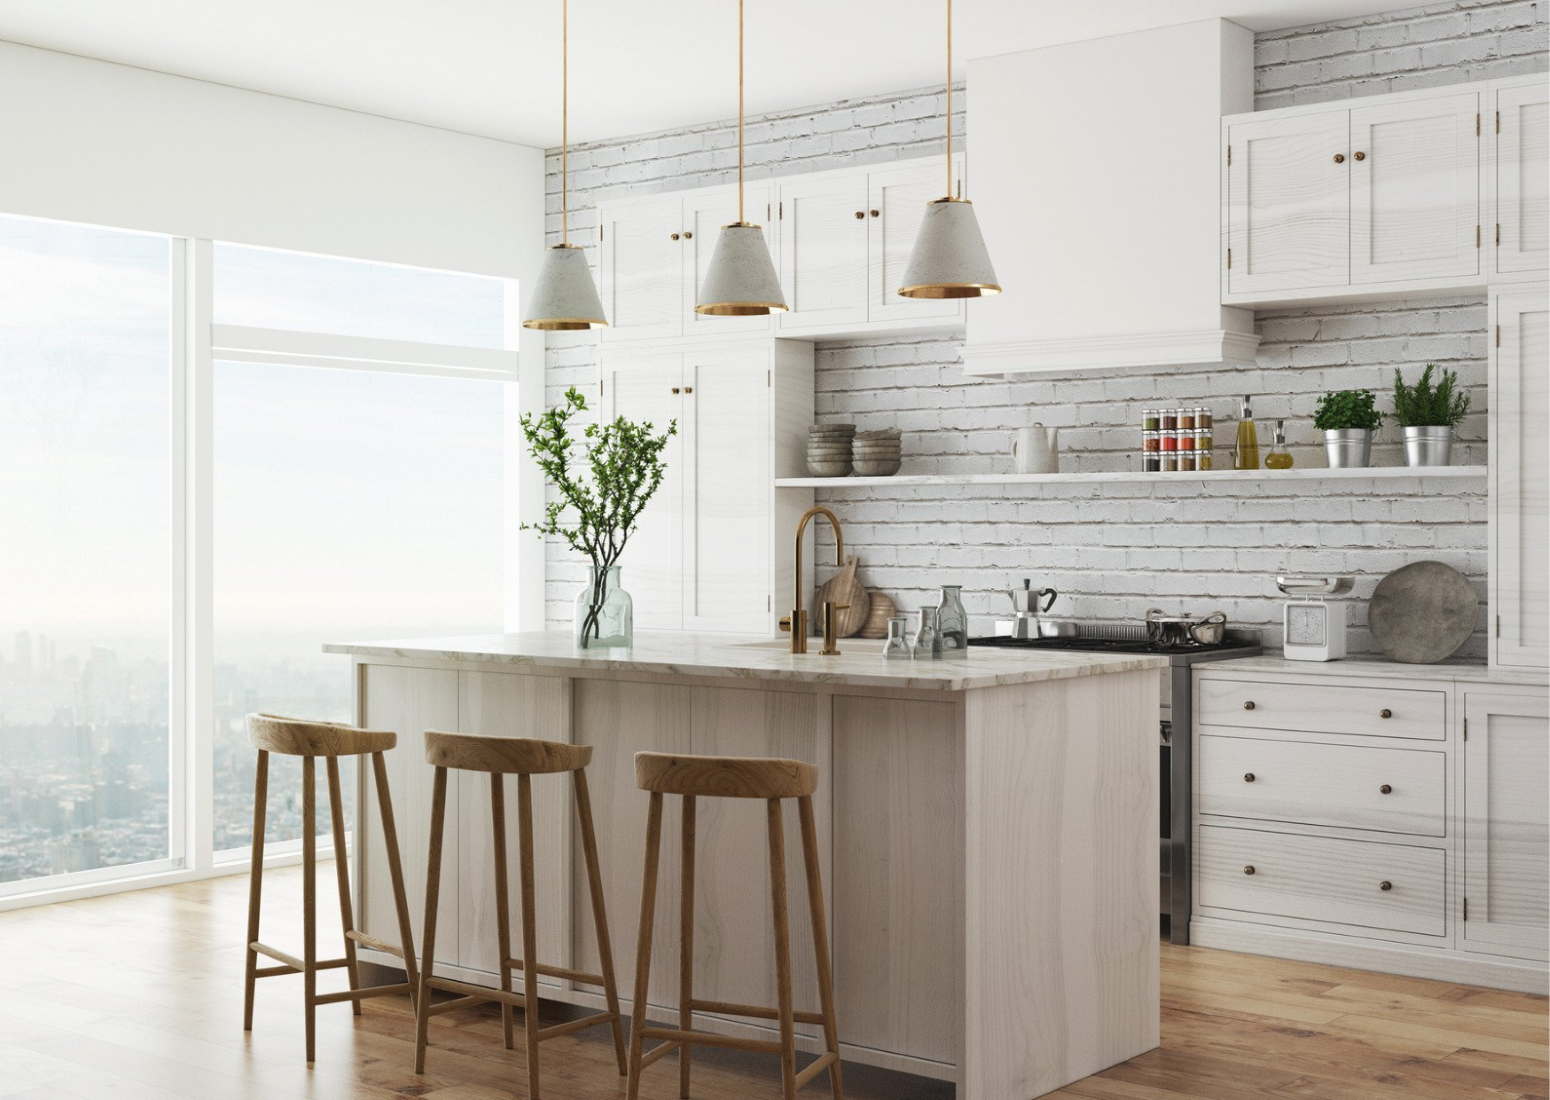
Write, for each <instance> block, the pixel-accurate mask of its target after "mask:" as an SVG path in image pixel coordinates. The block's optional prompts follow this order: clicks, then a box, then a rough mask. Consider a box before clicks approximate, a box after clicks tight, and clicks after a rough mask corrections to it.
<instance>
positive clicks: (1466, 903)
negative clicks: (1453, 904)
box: [1464, 898, 1469, 920]
mask: <svg viewBox="0 0 1550 1100" xmlns="http://www.w3.org/2000/svg"><path fill="white" fill-rule="evenodd" d="M1464 919H1465V920H1468V919H1469V899H1468V898H1465V899H1464Z"/></svg>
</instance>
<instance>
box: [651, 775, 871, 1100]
mask: <svg viewBox="0 0 1550 1100" xmlns="http://www.w3.org/2000/svg"><path fill="white" fill-rule="evenodd" d="M635 785H636V786H637V787H639V788H640V789H641V790H643V791H648V792H650V794H651V805H650V809H649V810H648V812H647V818H646V868H645V875H644V878H643V880H642V883H641V898H640V940H639V943H638V947H637V952H636V965H635V1000H634V1002H633V1004H634V1007H633V1009H632V1015H633V1018H632V1023H631V1027H630V1065H629V1082H628V1085H627V1086H626V1095H627V1097H628V1100H637V1097H638V1096H639V1095H640V1075H641V1072H642V1071H643V1070H644V1069H645V1068H646V1067H647V1066H649V1065H651V1064H652V1063H653V1062H655V1061H657V1060H658V1059H659V1058H662V1057H664V1056H665V1055H667V1054H669V1053H671V1052H673V1051H675V1050H676V1051H678V1095H679V1096H680V1097H688V1096H689V1075H690V1048H691V1047H692V1046H693V1045H694V1044H696V1043H702V1044H706V1045H710V1046H720V1047H729V1048H731V1049H733V1050H747V1051H757V1052H763V1053H768V1054H777V1055H779V1056H780V1068H781V1095H782V1096H783V1097H784V1100H794V1098H795V1096H796V1092H797V1089H799V1088H801V1087H802V1086H803V1085H805V1084H807V1083H808V1082H809V1081H811V1080H812V1079H813V1078H814V1077H817V1076H818V1075H819V1074H820V1073H822V1072H824V1071H825V1070H827V1071H828V1073H829V1087H830V1089H831V1090H832V1092H833V1094H834V1100H844V1086H843V1084H842V1082H841V1080H840V1053H839V1051H840V1044H839V1027H838V1024H837V1023H836V1021H835V1012H834V984H833V980H832V977H831V975H830V968H829V935H828V928H827V925H826V922H825V916H824V904H823V880H822V878H821V876H820V873H819V863H818V828H817V825H816V823H815V820H814V816H813V797H812V796H813V792H814V791H816V790H817V789H818V769H817V768H815V767H814V766H813V765H811V764H807V763H804V762H802V761H800V760H784V759H779V758H771V757H736V756H688V755H674V754H671V753H657V752H638V753H636V754H635ZM664 795H679V796H682V798H683V830H682V839H683V851H682V856H683V859H682V862H683V870H682V877H683V891H682V897H681V898H680V911H679V912H680V917H679V920H680V927H679V955H678V1027H677V1028H664V1027H653V1026H651V1025H649V1024H648V1023H647V1022H646V1013H645V1010H644V1006H645V1004H646V998H647V993H648V989H649V986H650V977H651V943H652V934H653V928H652V925H653V923H654V918H655V915H656V897H657V865H658V862H659V856H660V853H661V848H662V799H663V796H664ZM699 798H759V799H764V800H765V802H766V804H767V827H768V837H769V852H770V906H771V909H772V910H773V913H774V923H775V991H776V998H777V1000H778V1002H779V1003H778V1005H777V1006H776V1007H775V1008H765V1007H762V1006H759V1005H741V1004H727V1003H724V1002H719V1001H706V1000H699V999H696V998H695V996H694V976H693V970H694V878H695V870H694V830H695V817H696V806H697V803H696V800H697V799H699ZM787 798H795V799H796V800H797V811H798V815H799V819H800V822H801V826H802V857H803V864H804V866H805V869H806V872H807V900H808V910H809V917H810V919H811V920H812V925H813V953H814V955H815V962H816V965H817V970H818V999H819V1003H820V1005H821V1008H822V1011H821V1012H798V1011H796V1009H795V1008H794V1006H793V1004H792V995H791V935H790V927H789V923H788V918H787V913H786V847H785V844H786V842H785V824H784V820H783V817H782V811H781V803H782V800H784V799H787ZM696 1010H700V1011H703V1012H714V1013H718V1014H721V1015H730V1016H747V1017H750V1018H753V1019H761V1020H775V1021H776V1022H777V1024H778V1026H779V1028H780V1040H779V1041H778V1042H774V1041H770V1040H763V1039H743V1038H738V1037H735V1036H727V1035H718V1034H715V1033H712V1032H706V1031H695V1030H694V1029H693V1022H694V1012H695V1011H696ZM797 1023H810V1024H822V1025H823V1035H824V1053H823V1054H821V1055H820V1056H819V1057H818V1058H817V1060H815V1061H813V1062H811V1063H809V1064H808V1065H807V1067H806V1068H804V1069H803V1070H802V1071H801V1072H800V1073H798V1072H797V1068H796V1035H795V1025H796V1024H797ZM647 1039H659V1040H661V1043H660V1044H659V1045H657V1046H655V1047H653V1048H652V1049H651V1050H649V1051H648V1050H646V1049H645V1040H647Z"/></svg>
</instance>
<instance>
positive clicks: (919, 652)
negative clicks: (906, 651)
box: [910, 607, 942, 661]
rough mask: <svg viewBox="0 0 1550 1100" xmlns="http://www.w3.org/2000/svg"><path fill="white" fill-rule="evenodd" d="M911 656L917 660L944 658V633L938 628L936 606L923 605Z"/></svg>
mask: <svg viewBox="0 0 1550 1100" xmlns="http://www.w3.org/2000/svg"><path fill="white" fill-rule="evenodd" d="M910 656H911V657H913V658H914V659H915V660H917V661H939V660H941V659H942V633H941V631H939V630H937V628H936V608H934V607H922V608H921V609H920V621H919V623H918V625H917V626H916V627H915V643H914V646H913V647H912V648H911V649H910Z"/></svg>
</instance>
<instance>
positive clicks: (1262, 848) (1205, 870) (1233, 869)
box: [1195, 825, 1447, 936]
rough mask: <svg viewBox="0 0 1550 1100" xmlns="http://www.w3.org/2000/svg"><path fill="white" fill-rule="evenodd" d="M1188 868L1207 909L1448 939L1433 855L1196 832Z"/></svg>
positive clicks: (1206, 829)
mask: <svg viewBox="0 0 1550 1100" xmlns="http://www.w3.org/2000/svg"><path fill="white" fill-rule="evenodd" d="M1195 866H1196V868H1197V869H1198V871H1199V879H1198V882H1197V889H1196V892H1195V898H1196V901H1197V903H1198V904H1199V905H1201V906H1203V907H1206V908H1210V909H1223V910H1232V911H1237V912H1240V913H1245V914H1250V913H1252V914H1256V915H1258V916H1262V917H1269V918H1275V917H1293V918H1298V919H1300V920H1309V921H1319V922H1321V923H1324V924H1338V925H1349V926H1351V927H1353V928H1360V929H1385V930H1391V931H1396V932H1413V933H1416V934H1418V935H1423V936H1442V935H1445V934H1446V933H1447V911H1446V901H1445V898H1446V896H1447V895H1446V891H1445V889H1444V884H1445V879H1446V856H1445V853H1444V852H1443V851H1442V850H1441V849H1439V848H1416V847H1411V846H1409V845H1404V844H1379V843H1375V842H1370V841H1364V840H1334V839H1332V838H1329V837H1320V836H1293V835H1290V834H1287V833H1265V832H1257V831H1255V830H1252V829H1234V828H1229V827H1225V826H1215V825H1202V826H1201V827H1200V843H1199V844H1198V845H1197V846H1196V851H1195ZM1250 868H1252V871H1250ZM1385 883H1387V884H1388V887H1389V888H1388V889H1386V890H1385V889H1384V888H1383V886H1384V884H1385Z"/></svg>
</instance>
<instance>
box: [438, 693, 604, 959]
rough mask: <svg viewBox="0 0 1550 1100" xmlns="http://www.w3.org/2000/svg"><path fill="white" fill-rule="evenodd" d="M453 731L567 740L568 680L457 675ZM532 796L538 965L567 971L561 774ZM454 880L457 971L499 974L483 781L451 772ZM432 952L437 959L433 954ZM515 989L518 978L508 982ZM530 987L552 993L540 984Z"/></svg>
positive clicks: (517, 920)
mask: <svg viewBox="0 0 1550 1100" xmlns="http://www.w3.org/2000/svg"><path fill="white" fill-rule="evenodd" d="M458 708H459V720H458V730H459V731H460V732H463V733H475V734H479V735H481V736H484V737H536V738H539V739H541V740H544V741H566V742H568V741H569V740H570V681H568V680H565V679H562V678H560V677H550V676H516V675H508V674H505V673H498V672H460V673H458ZM504 783H505V797H504V803H505V823H506V828H505V838H506V880H507V884H508V886H509V889H510V907H511V908H510V915H511V927H510V934H511V954H512V955H513V956H514V957H516V958H521V957H522V904H521V897H522V894H521V890H522V863H521V849H520V847H519V845H518V831H517V830H518V824H517V823H518V820H519V819H518V816H517V808H518V800H517V779H516V777H515V776H507V777H506V778H505V780H504ZM531 783H532V788H533V881H534V885H535V887H536V889H535V890H534V895H535V898H534V903H535V910H536V912H535V917H536V920H535V922H534V925H535V929H536V934H537V936H538V961H539V962H544V963H551V964H555V965H559V966H567V965H569V961H570V960H569V952H568V948H569V946H570V939H569V937H568V936H567V935H566V934H565V931H564V930H565V913H566V910H567V908H568V906H567V891H568V890H569V886H570V878H569V875H568V874H567V869H566V856H567V847H566V843H565V841H566V840H567V838H568V837H569V835H570V825H571V823H572V822H573V821H574V820H575V817H574V815H575V812H576V811H575V808H574V805H573V799H572V795H571V779H570V776H568V775H535V776H533V777H532V779H531ZM457 784H458V849H457V854H458V880H459V882H460V883H461V884H462V889H461V890H460V891H459V893H460V895H461V904H462V919H461V920H460V921H459V922H458V924H457V925H456V927H457V930H458V952H457V954H458V963H459V965H461V966H466V967H469V968H470V969H474V970H483V971H486V972H488V973H492V974H493V973H495V972H496V971H497V970H498V969H499V966H500V962H499V959H500V953H499V950H498V944H499V940H498V938H497V937H498V934H499V933H498V926H497V923H496V919H495V917H496V909H495V872H494V867H495V864H494V854H495V848H494V838H493V833H494V828H493V822H492V819H491V813H490V777H489V776H488V775H485V774H483V773H482V772H481V773H475V772H460V773H457ZM439 953H440V952H439V950H438V954H439ZM514 980H515V981H516V982H517V983H518V988H520V982H521V978H520V975H519V976H518V977H517V978H516V979H514ZM538 980H539V982H540V984H547V985H558V983H559V980H558V979H557V978H547V977H540V978H539V979H538Z"/></svg>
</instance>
